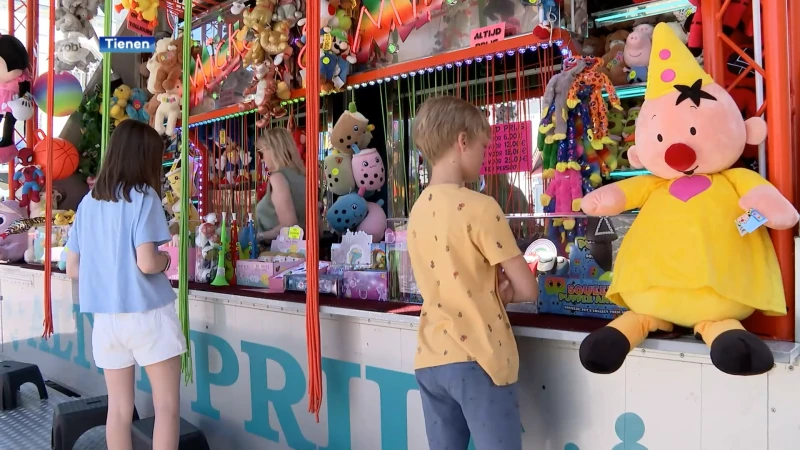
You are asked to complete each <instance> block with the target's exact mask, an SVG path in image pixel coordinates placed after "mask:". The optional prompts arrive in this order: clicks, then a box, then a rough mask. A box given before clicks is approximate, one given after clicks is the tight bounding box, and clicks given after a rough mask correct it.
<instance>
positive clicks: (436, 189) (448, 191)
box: [414, 186, 497, 206]
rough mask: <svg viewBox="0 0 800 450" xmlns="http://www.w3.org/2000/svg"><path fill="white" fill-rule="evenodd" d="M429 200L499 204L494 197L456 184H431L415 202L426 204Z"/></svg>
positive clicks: (433, 201) (435, 202) (434, 202)
mask: <svg viewBox="0 0 800 450" xmlns="http://www.w3.org/2000/svg"><path fill="white" fill-rule="evenodd" d="M424 200H428V201H429V202H431V203H433V204H441V202H447V201H456V200H457V201H459V202H470V203H473V204H476V205H481V206H487V205H491V204H497V201H496V200H495V199H494V197H490V196H488V195H486V194H482V193H480V192H477V191H473V190H472V189H470V188H467V187H456V186H429V187H427V188H425V190H424V191H422V193H421V194H420V197H419V200H418V201H417V202H415V203H414V206H416V205H417V204H418V203H420V201H422V203H423V204H424V203H425V202H424Z"/></svg>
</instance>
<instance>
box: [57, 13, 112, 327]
mask: <svg viewBox="0 0 800 450" xmlns="http://www.w3.org/2000/svg"><path fill="white" fill-rule="evenodd" d="M55 32H56V2H55V0H50V28H49V36H50V37H51V39H50V40H51V41H53V40H54V39H52V38H53V36H55ZM47 47H48V60H47V61H48V62H47V66H48V67H47V69H48V70H47V137H46V138H45V139H46V142H47V167H45V170H44V173H45V175H44V180H45V210H44V211H45V213H44V217H45V223H44V248H45V251H44V322H43V324H42V325H44V332H43V333H42V337H43V338H45V339H48V338H49V337H50V336H52V335H53V299H52V281H53V280H52V271H53V261H52V252H51V251H50V249H51V248H52V247H53V108H54V106H55V105H53V97H54V91H55V69H54V67H53V66H54V63H55V47H56V46H55V45H53V44H52V43H51V44H50V45H48V46H47ZM104 103H109V102H104ZM106 117H108V116H106Z"/></svg>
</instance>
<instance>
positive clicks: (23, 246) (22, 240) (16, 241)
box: [0, 200, 29, 262]
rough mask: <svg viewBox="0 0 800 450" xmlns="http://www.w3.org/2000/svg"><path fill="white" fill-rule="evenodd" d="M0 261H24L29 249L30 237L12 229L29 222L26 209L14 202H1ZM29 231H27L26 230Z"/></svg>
mask: <svg viewBox="0 0 800 450" xmlns="http://www.w3.org/2000/svg"><path fill="white" fill-rule="evenodd" d="M0 218H2V219H3V220H2V221H1V222H0V260H3V261H8V262H18V261H22V258H23V256H24V254H25V250H27V249H28V235H27V233H25V232H20V233H15V232H14V231H15V230H13V229H12V227H13V226H14V225H15V224H17V227H19V225H18V224H20V223H22V221H25V220H29V219H28V214H27V213H26V211H25V209H24V208H22V207H20V205H19V204H18V203H17V202H16V201H14V200H6V201H4V202H0ZM26 231H27V230H26Z"/></svg>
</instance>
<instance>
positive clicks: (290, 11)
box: [272, 0, 303, 27]
mask: <svg viewBox="0 0 800 450" xmlns="http://www.w3.org/2000/svg"><path fill="white" fill-rule="evenodd" d="M300 8H301V5H300V1H299V0H279V1H278V6H277V7H276V8H275V14H273V15H272V21H273V22H282V21H284V20H285V21H287V22H288V23H289V26H292V27H293V26H295V25H296V24H298V21H300V20H301V19H302V18H303V13H302V12H301V11H300ZM299 25H301V26H302V25H303V24H302V23H300V24H299Z"/></svg>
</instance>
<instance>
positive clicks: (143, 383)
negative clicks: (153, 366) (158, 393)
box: [136, 367, 194, 410]
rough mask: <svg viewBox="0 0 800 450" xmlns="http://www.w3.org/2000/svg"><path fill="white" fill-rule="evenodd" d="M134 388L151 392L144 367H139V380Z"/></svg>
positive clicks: (151, 388)
mask: <svg viewBox="0 0 800 450" xmlns="http://www.w3.org/2000/svg"><path fill="white" fill-rule="evenodd" d="M136 389H139V390H140V391H142V392H147V393H148V394H152V393H153V387H152V386H150V378H148V377H147V372H145V370H144V367H140V368H139V381H138V382H137V383H136ZM192 410H194V408H192Z"/></svg>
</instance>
